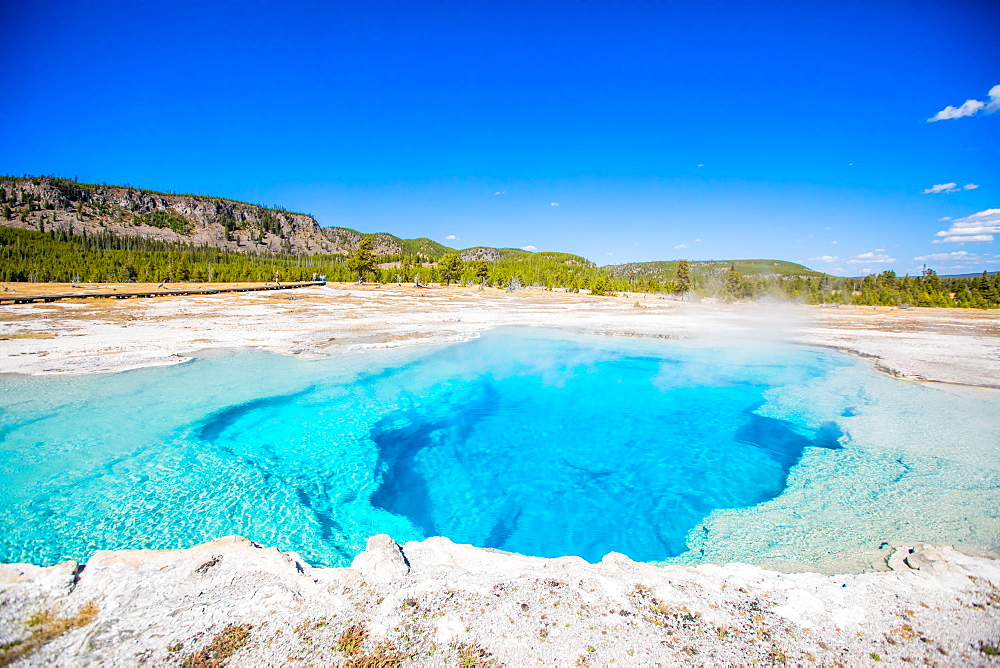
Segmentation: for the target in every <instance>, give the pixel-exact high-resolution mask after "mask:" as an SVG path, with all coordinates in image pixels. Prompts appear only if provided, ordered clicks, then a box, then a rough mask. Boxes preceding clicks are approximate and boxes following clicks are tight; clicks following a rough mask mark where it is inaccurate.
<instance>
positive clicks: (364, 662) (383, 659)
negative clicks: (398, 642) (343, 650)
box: [344, 642, 412, 668]
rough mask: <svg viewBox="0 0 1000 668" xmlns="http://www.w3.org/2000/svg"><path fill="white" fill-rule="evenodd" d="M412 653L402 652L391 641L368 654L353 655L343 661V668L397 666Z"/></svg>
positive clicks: (389, 667) (390, 667)
mask: <svg viewBox="0 0 1000 668" xmlns="http://www.w3.org/2000/svg"><path fill="white" fill-rule="evenodd" d="M410 656H412V655H408V654H403V653H402V652H400V651H399V650H398V649H396V647H395V646H393V645H392V644H391V643H388V642H386V643H382V644H381V645H379V646H378V647H376V648H375V649H374V650H372V651H371V652H370V653H368V654H362V655H361V656H355V657H353V658H350V659H348V660H347V661H346V662H345V663H344V668H397V666H399V665H400V664H402V663H403V661H405V660H406V659H408V658H410Z"/></svg>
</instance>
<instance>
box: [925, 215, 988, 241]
mask: <svg viewBox="0 0 1000 668" xmlns="http://www.w3.org/2000/svg"><path fill="white" fill-rule="evenodd" d="M994 234H1000V209H985V210H983V211H979V212H977V213H974V214H972V215H971V216H966V217H965V218H955V219H954V220H952V221H951V227H949V228H948V229H947V230H941V231H940V232H938V233H937V234H935V235H934V236H937V237H943V238H942V239H935V240H934V243H936V244H962V243H967V242H983V241H993V235H994Z"/></svg>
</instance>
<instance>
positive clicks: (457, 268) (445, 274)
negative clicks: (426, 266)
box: [438, 253, 462, 285]
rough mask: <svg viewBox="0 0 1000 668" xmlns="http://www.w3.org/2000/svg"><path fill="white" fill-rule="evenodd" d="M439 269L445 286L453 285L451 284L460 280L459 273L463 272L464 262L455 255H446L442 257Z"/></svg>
mask: <svg viewBox="0 0 1000 668" xmlns="http://www.w3.org/2000/svg"><path fill="white" fill-rule="evenodd" d="M438 269H439V271H440V273H441V280H443V281H444V284H445V285H451V282H452V281H453V280H455V279H456V278H458V275H459V273H461V271H462V261H461V260H460V259H459V257H458V255H456V254H455V253H446V254H444V255H442V256H441V260H440V261H439V262H438Z"/></svg>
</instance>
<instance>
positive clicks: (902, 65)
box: [0, 0, 1000, 275]
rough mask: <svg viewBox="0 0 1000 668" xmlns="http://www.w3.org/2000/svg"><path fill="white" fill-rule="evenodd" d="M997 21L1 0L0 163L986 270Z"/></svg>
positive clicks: (474, 231) (768, 10)
mask: <svg viewBox="0 0 1000 668" xmlns="http://www.w3.org/2000/svg"><path fill="white" fill-rule="evenodd" d="M998 26H1000V3H996V2H971V1H963V0H949V1H948V2H943V1H940V2H938V1H933V0H925V1H916V0H908V1H906V2H893V1H885V2H874V1H872V0H866V1H865V2H851V1H847V2H837V3H826V4H823V3H787V2H774V3H768V2H754V3H746V2H711V1H709V2H699V3H679V2H621V1H620V2H580V1H576V2H558V1H549V2H544V3H518V2H508V3H496V2H491V3H485V2H474V1H470V2H455V3H452V2H399V3H388V2H377V1H372V2H297V1H295V0H288V1H286V2H281V3H275V2H254V1H253V0H241V1H239V2H235V1H234V2H211V1H205V2H186V1H184V0H181V1H179V2H169V3H167V2H152V1H146V2H139V1H130V2H121V3H118V2H102V1H95V2H86V3H80V2H55V1H51V0H37V1H34V2H25V3H12V2H7V3H2V4H0V62H2V63H3V65H4V67H3V71H4V77H3V78H4V91H5V92H4V94H3V95H0V172H2V173H9V174H15V175H20V174H24V173H28V174H57V175H60V176H69V177H73V176H76V177H78V178H79V179H80V180H81V181H88V182H107V183H130V184H132V185H134V186H138V187H143V188H151V189H155V190H173V191H178V192H196V193H205V194H213V195H219V196H223V197H232V198H235V199H241V200H248V201H251V202H258V203H264V204H272V203H273V204H280V205H283V206H285V207H286V208H288V209H291V210H296V211H304V212H307V213H311V214H313V215H314V216H316V218H317V219H318V220H319V222H320V224H322V225H325V226H326V225H340V226H345V227H352V228H355V229H359V230H362V231H365V232H374V231H385V232H391V233H393V234H396V235H399V236H403V237H414V236H429V237H431V238H433V239H435V240H437V241H441V242H442V243H446V244H449V245H452V246H455V247H458V248H466V247H470V246H476V245H490V246H511V247H533V248H537V249H539V250H559V251H566V252H571V253H577V254H580V255H584V256H586V257H588V258H589V259H591V260H594V261H595V262H598V263H599V264H610V263H621V262H630V261H642V260H658V259H676V258H680V257H686V258H689V259H730V258H757V257H765V258H776V259H785V260H792V261H796V262H802V263H803V264H806V265H807V266H810V267H813V268H815V269H818V270H822V271H827V272H830V273H834V274H840V275H859V274H862V273H866V272H871V271H881V270H883V269H890V268H891V269H895V270H896V271H897V272H899V273H900V274H902V273H911V274H912V273H915V272H919V270H920V267H921V265H923V264H924V263H925V262H926V263H927V264H928V265H929V266H931V267H933V268H935V269H937V270H938V271H939V272H941V273H950V272H953V271H957V272H966V271H969V272H971V271H982V270H983V269H989V270H991V271H995V270H1000V249H998V244H1000V241H998V240H996V239H994V237H997V238H1000V113H993V112H994V108H995V107H996V106H1000V88H997V89H994V86H997V85H998V84H1000V40H997V39H996V31H997V27H998ZM991 90H992V91H993V92H994V93H995V95H994V96H993V97H992V98H991V96H990V92H991ZM968 101H971V102H968ZM949 107H951V109H949ZM936 117H937V118H940V120H934V121H929V119H932V118H936ZM949 184H953V185H949ZM925 191H932V192H925Z"/></svg>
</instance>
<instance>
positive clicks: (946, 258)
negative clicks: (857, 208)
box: [913, 250, 1000, 264]
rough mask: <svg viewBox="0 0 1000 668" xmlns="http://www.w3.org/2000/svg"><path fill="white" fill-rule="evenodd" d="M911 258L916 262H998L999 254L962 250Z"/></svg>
mask: <svg viewBox="0 0 1000 668" xmlns="http://www.w3.org/2000/svg"><path fill="white" fill-rule="evenodd" d="M913 259H914V260H916V261H917V262H966V263H969V264H995V263H997V262H1000V256H998V255H989V254H984V255H980V254H978V253H970V252H969V251H964V250H963V251H954V252H952V253H931V254H930V255H921V256H919V257H915V258H913Z"/></svg>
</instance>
